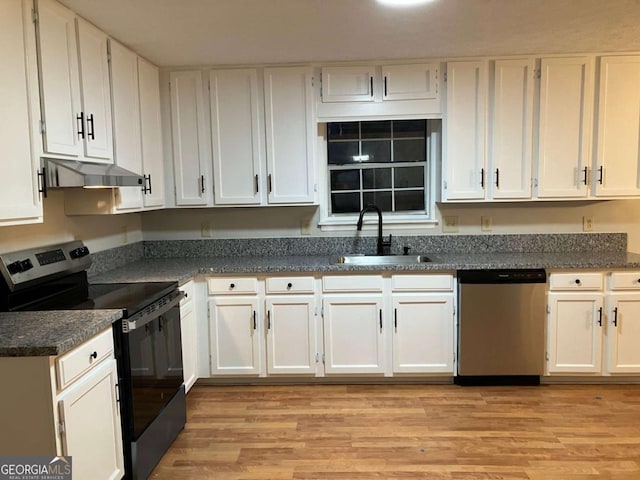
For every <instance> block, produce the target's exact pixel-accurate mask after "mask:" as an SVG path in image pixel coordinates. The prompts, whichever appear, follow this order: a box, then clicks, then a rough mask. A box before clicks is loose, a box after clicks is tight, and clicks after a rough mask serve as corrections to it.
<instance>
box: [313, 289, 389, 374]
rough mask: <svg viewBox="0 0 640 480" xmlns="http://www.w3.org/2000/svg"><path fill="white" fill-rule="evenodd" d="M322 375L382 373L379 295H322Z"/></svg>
mask: <svg viewBox="0 0 640 480" xmlns="http://www.w3.org/2000/svg"><path fill="white" fill-rule="evenodd" d="M322 302H323V303H322V305H323V307H322V309H323V312H324V313H323V316H324V351H325V372H326V373H328V374H331V373H383V372H384V369H385V352H384V344H385V343H384V328H383V327H384V323H383V318H382V310H383V304H382V295H356V294H353V295H325V296H324V298H323V301H322Z"/></svg>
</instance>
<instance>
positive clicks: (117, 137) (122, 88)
mask: <svg viewBox="0 0 640 480" xmlns="http://www.w3.org/2000/svg"><path fill="white" fill-rule="evenodd" d="M109 48H110V53H111V94H112V98H113V136H114V160H115V163H116V165H118V166H120V167H122V168H125V169H127V170H130V171H132V172H134V173H137V174H138V175H142V174H143V169H142V137H141V134H140V102H139V95H138V56H137V55H136V54H135V53H134V52H132V51H131V50H129V49H128V48H126V47H124V46H123V45H121V44H119V43H118V42H115V41H113V40H110V41H109ZM117 196H118V202H117V208H118V209H129V208H141V207H142V189H141V188H140V187H125V188H119V189H118V194H117Z"/></svg>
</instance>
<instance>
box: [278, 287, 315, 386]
mask: <svg viewBox="0 0 640 480" xmlns="http://www.w3.org/2000/svg"><path fill="white" fill-rule="evenodd" d="M313 304H314V297H313V295H300V296H298V295H295V296H294V295H286V296H285V295H283V296H277V297H276V296H273V297H271V296H270V297H267V301H266V306H267V373H270V374H272V373H297V374H311V375H314V374H315V373H316V360H315V356H316V353H317V352H316V347H315V345H316V335H315V331H316V330H315V325H314V323H315V316H314V313H313Z"/></svg>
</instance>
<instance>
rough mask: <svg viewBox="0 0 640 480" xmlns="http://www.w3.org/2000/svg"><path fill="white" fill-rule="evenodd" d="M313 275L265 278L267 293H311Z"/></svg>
mask: <svg viewBox="0 0 640 480" xmlns="http://www.w3.org/2000/svg"><path fill="white" fill-rule="evenodd" d="M313 282H314V278H313V277H274V278H267V293H313V290H314V289H313Z"/></svg>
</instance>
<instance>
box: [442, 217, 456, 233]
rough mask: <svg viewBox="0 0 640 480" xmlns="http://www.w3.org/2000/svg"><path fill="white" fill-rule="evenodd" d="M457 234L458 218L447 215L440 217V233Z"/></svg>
mask: <svg viewBox="0 0 640 480" xmlns="http://www.w3.org/2000/svg"><path fill="white" fill-rule="evenodd" d="M457 232H458V217H457V216H453V215H449V216H446V217H442V233H457Z"/></svg>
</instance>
